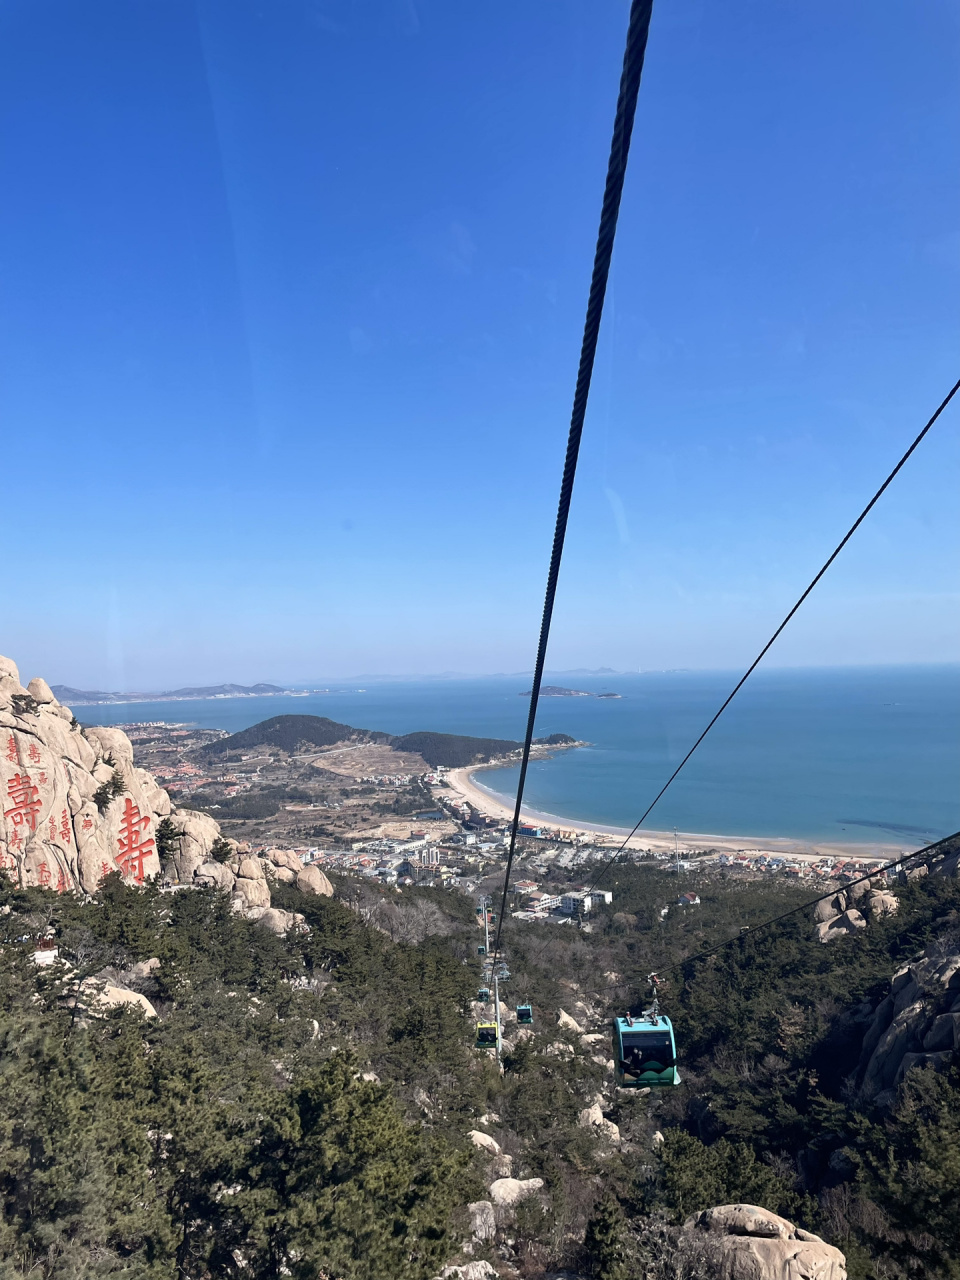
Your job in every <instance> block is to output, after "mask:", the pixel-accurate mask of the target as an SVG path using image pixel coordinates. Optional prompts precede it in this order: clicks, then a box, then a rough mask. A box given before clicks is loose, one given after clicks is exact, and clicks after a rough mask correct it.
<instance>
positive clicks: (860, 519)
mask: <svg viewBox="0 0 960 1280" xmlns="http://www.w3.org/2000/svg"><path fill="white" fill-rule="evenodd" d="M958 391H960V380H958V381H957V382H955V383H954V384H953V386H952V387H951V388H950V390H949V391H948V392H947V394H946V396H945V397H944V398H943V400H941V402H940V404H939V405H938V406H937V408H936V409H935V410H934V412H933V413H932V414H931V416H930V417H929V418H928V419H927V422H926V425H925V426H924V428H923V430H922V431H921V432H920V434H919V435H918V436H917V437H916V439H915V440H914V441H913V443H912V444H911V445H910V447H909V449H907V451H906V453H905V454H904V455H903V457H902V458H901V459H900V461H899V462H898V463H897V465H896V466H895V467H894V468H893V470H892V471H891V472H890V474H889V475H888V476H887V478H886V480H884V482H883V484H882V485H881V486H880V488H879V489H878V490H877V491H876V493H875V494H874V495H873V497H872V498H871V499H870V501H869V502H868V503H867V505H866V506H865V507H864V508H863V510H862V511H861V512H860V514H859V515H858V516H857V518H856V520H854V522H853V524H852V525H851V526H850V528H849V529H848V530H847V532H846V533H845V534H844V535H843V537H842V538H841V539H840V541H839V542H838V543H837V545H836V547H835V548H834V549H833V551H831V552H830V555H829V556H828V557H827V559H826V560H825V561H824V563H823V566H822V567H821V568H820V569H819V570H818V571H817V573H816V576H815V577H814V578H813V579H812V580H811V582H810V584H809V586H807V587H806V588H805V589H804V592H803V594H802V595H801V596H800V598H799V599H798V600H797V602H796V604H795V605H794V606H793V608H792V609H791V610H790V612H789V613H788V614H787V616H786V617H785V618H784V620H783V621H782V622H781V623H780V625H779V627H777V629H776V631H774V633H773V635H772V636H771V637H770V639H769V640H768V641H767V643H766V644H765V645H764V646H763V648H762V649H761V650H760V652H759V653H758V654H757V656H756V657H755V658H754V660H753V662H751V663H750V666H749V667H747V669H746V671H745V672H744V673H743V675H742V676H741V677H740V679H739V680H738V681H737V683H736V684H735V685H734V687H733V688H732V689H731V691H730V693H729V694H728V695H727V697H726V698H725V699H724V701H723V703H722V704H721V706H720V708H719V710H717V711H716V712H715V713H714V715H713V718H712V719H711V720H710V721H709V723H708V724H707V726H706V728H705V729H704V730H703V732H702V733H701V734H700V736H699V738H697V740H696V742H694V744H693V746H692V747H691V748H690V750H689V751H688V752H687V754H686V755H685V756H684V757H683V759H682V760H681V761H680V763H679V764H678V765H677V767H676V768H675V769H674V771H673V773H671V775H670V777H669V778H668V779H667V780H666V782H665V783H664V784H663V786H662V787H661V788H660V790H659V791H658V792H657V794H656V795H655V796H654V797H653V799H652V800H651V801H650V803H649V804H648V805H647V807H646V809H644V811H643V813H642V814H641V815H640V817H639V818H638V819H637V822H636V823H635V824H634V826H633V828H632V829H631V831H630V833H629V835H627V836H626V837H625V838H624V840H623V843H622V844H621V845H620V847H619V848H618V849H617V850H616V852H615V853H614V854H613V857H611V858H607V859H606V861H605V862H604V863H603V865H602V866H601V868H600V870H599V872H598V873H597V875H596V876H595V878H594V879H593V881H592V882H591V884H590V886H589V888H588V889H587V892H588V893H589V892H590V890H592V889H595V888H596V887H597V885H598V884H599V883H600V881H601V880H602V879H603V877H604V876H605V875H606V874H607V872H608V871H609V870H610V868H611V867H612V866H613V865H614V863H615V862H618V861H619V859H620V858H621V856H622V855H623V853H624V851H625V849H626V847H627V845H628V844H629V843H630V841H631V840H632V839H633V837H634V836H635V835H636V834H637V832H638V831H639V830H640V828H641V827H642V826H643V824H644V823H645V822H646V820H647V818H649V816H650V814H651V813H652V812H653V810H654V808H655V807H656V805H657V804H659V802H660V800H661V799H662V798H663V796H664V795H665V793H666V791H667V789H668V788H669V787H670V786H671V785H672V784H673V782H674V781H675V779H676V778H677V776H678V774H679V773H680V771H681V770H682V769H683V767H684V766H685V765H686V763H687V761H688V760H689V759H690V757H691V756H692V755H693V753H694V752H695V751H696V749H697V748H698V747H699V746H700V744H701V742H703V740H704V738H705V737H706V736H707V734H708V733H709V732H710V730H711V729H712V728H713V726H714V725H715V724H716V723H717V721H718V720H719V719H720V717H721V716H722V715H723V713H724V711H726V709H727V707H729V705H730V703H731V702H732V701H733V700H734V698H735V697H736V696H737V694H738V693H739V692H740V690H741V689H742V688H743V686H744V685H745V684H746V683H747V680H748V679H749V678H750V676H751V675H753V673H754V671H756V669H757V667H758V666H759V665H760V663H761V662H762V661H763V659H764V658H765V657H766V655H767V654H768V652H769V651H770V649H771V648H772V647H773V645H774V642H775V641H776V640H777V639H778V638H779V636H780V633H781V632H782V631H783V630H784V628H785V627H786V625H787V623H788V622H789V621H790V619H791V618H792V617H793V615H794V614H795V613H796V612H797V610H798V609H799V608H800V606H801V605H802V604H803V602H804V600H806V598H807V596H808V595H809V594H810V592H811V591H812V590H813V589H814V587H815V586H816V585H817V583H818V582H819V581H820V579H821V578H822V577H823V575H824V574H825V573H826V572H827V570H828V569H829V568H830V566H831V565H832V564H833V562H834V560H836V558H837V556H838V555H839V554H840V552H841V551H842V550H843V548H844V547H845V546H846V545H847V543H848V542H849V541H850V539H851V538H852V537H853V535H854V534H855V533H856V531H857V530H858V529H859V528H860V526H861V525H862V524H863V522H864V520H866V518H867V516H868V515H869V514H870V512H871V511H872V510H873V508H874V507H875V506H876V505H877V503H878V502H879V501H880V499H881V497H882V496H883V494H884V493H886V491H887V489H888V488H889V486H890V485H891V484H892V482H893V480H894V479H895V478H896V476H897V475H898V474H899V473H900V470H901V468H902V467H903V466H904V465H905V464H906V462H907V459H908V458H909V457H910V455H911V454H912V453H913V451H914V450H915V449H916V448H917V446H918V445H919V444H920V441H921V440H922V439H923V438H924V436H925V435H926V434H927V432H928V431H929V430H930V429H931V427H932V426H933V424H934V423H935V422H936V421H937V419H938V418H939V417H940V415H941V413H943V411H944V409H946V407H947V405H948V404H949V403H950V401H951V400H952V399H953V398H954V396H955V395H956V394H957V392H958Z"/></svg>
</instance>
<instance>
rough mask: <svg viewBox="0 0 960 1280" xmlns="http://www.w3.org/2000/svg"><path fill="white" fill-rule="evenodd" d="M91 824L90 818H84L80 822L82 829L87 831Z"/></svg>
mask: <svg viewBox="0 0 960 1280" xmlns="http://www.w3.org/2000/svg"><path fill="white" fill-rule="evenodd" d="M92 826H93V819H92V818H84V820H83V821H82V822H81V823H80V827H81V829H82V830H83V831H89V830H90V828H91V827H92Z"/></svg>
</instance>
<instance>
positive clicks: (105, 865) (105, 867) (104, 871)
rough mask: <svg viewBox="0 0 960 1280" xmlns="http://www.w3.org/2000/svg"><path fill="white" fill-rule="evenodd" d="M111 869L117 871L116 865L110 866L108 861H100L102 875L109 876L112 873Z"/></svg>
mask: <svg viewBox="0 0 960 1280" xmlns="http://www.w3.org/2000/svg"><path fill="white" fill-rule="evenodd" d="M111 871H116V867H111V866H110V865H109V864H108V863H106V862H101V863H100V874H101V875H102V876H108V875H109V874H110V872H111Z"/></svg>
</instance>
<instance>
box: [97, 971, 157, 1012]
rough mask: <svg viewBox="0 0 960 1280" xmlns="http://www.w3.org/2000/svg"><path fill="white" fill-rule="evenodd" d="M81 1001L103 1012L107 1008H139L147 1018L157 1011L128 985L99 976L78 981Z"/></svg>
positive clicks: (143, 996)
mask: <svg viewBox="0 0 960 1280" xmlns="http://www.w3.org/2000/svg"><path fill="white" fill-rule="evenodd" d="M80 994H81V1001H80V1002H81V1003H82V1004H85V1006H86V1007H87V1008H88V1009H89V1010H91V1011H94V1012H99V1013H103V1012H105V1011H106V1010H108V1009H116V1008H122V1007H123V1006H130V1007H134V1006H136V1007H137V1008H139V1009H141V1010H142V1011H143V1013H144V1015H145V1016H146V1017H148V1018H155V1017H156V1016H157V1011H156V1009H155V1008H154V1007H153V1005H152V1004H151V1003H150V1001H149V1000H148V999H147V997H146V996H145V995H143V994H141V992H139V991H131V990H130V988H129V987H118V986H116V984H115V983H112V982H104V981H103V980H102V979H99V978H85V979H84V980H83V982H81V983H80Z"/></svg>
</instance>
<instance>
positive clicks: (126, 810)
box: [117, 796, 156, 884]
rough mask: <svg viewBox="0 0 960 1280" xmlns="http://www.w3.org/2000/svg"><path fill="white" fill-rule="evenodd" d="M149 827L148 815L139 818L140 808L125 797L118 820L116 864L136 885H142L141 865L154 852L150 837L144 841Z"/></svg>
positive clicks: (153, 844)
mask: <svg viewBox="0 0 960 1280" xmlns="http://www.w3.org/2000/svg"><path fill="white" fill-rule="evenodd" d="M149 825H150V815H149V814H145V815H144V816H142V817H141V814H140V806H139V805H136V804H134V803H133V801H132V800H131V799H130V797H129V796H127V799H126V803H125V804H124V807H123V817H122V818H121V819H120V841H119V853H118V854H117V863H118V865H119V867H120V870H121V871H122V872H123V874H124V875H125V876H132V877H133V879H134V880H136V882H137V884H143V863H144V859H146V858H148V857H149V856H150V854H151V853H152V852H153V850H154V846H155V843H156V842H155V841H154V839H153V837H152V836H147V838H146V839H144V834H145V832H146V830H147V828H148V827H149Z"/></svg>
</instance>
